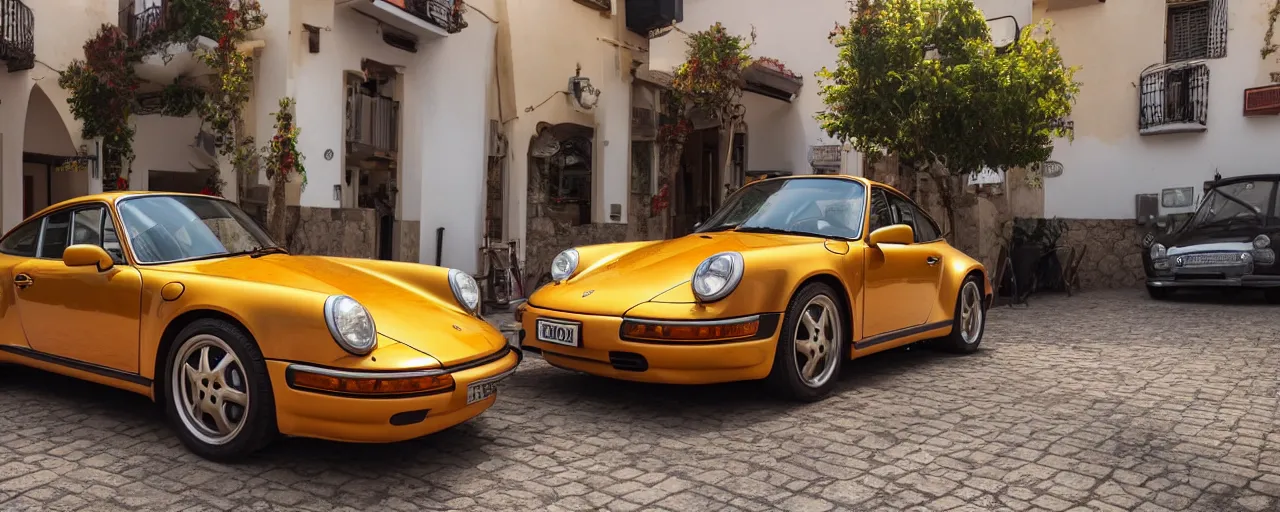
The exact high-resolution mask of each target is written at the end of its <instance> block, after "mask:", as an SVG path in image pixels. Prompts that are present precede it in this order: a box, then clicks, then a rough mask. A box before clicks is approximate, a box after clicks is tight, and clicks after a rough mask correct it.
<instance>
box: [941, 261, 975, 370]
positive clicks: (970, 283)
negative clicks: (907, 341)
mask: <svg viewBox="0 0 1280 512" xmlns="http://www.w3.org/2000/svg"><path fill="white" fill-rule="evenodd" d="M967 294H971V295H969V297H970V298H969V300H974V299H972V297H973V296H976V297H977V298H976V301H977V304H976V305H971V307H976V308H977V310H976V312H977V313H978V318H977V319H976V320H975V321H976V322H977V323H978V326H977V327H978V332H977V335H976V336H968V335H967V334H966V333H967V331H966V330H965V326H964V325H963V320H964V319H963V318H962V315H961V310H962V307H963V306H964V304H963V301H964V300H966V296H967ZM986 333H987V301H986V300H985V299H984V298H983V294H982V279H981V278H979V277H978V276H969V277H967V278H965V280H964V282H963V283H961V284H960V291H959V292H957V293H956V302H955V310H954V311H953V314H952V317H951V334H948V335H947V336H946V337H944V338H942V339H940V340H938V346H939V347H940V348H942V349H943V350H946V351H947V352H952V353H956V354H972V353H974V352H977V351H978V345H981V344H982V337H983V336H984V335H986Z"/></svg>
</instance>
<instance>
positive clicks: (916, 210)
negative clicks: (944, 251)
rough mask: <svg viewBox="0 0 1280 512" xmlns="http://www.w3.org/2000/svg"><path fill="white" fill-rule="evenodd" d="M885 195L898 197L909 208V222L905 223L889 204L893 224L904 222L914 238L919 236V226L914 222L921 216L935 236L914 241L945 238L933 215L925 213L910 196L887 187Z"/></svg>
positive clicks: (930, 241) (920, 242) (933, 240)
mask: <svg viewBox="0 0 1280 512" xmlns="http://www.w3.org/2000/svg"><path fill="white" fill-rule="evenodd" d="M885 195H887V196H889V197H890V198H895V199H898V200H899V201H902V202H903V203H905V204H906V205H907V207H909V208H911V223H906V222H903V221H902V219H901V218H899V217H898V210H897V209H895V208H893V205H892V203H891V204H890V205H889V206H890V208H889V211H890V212H892V214H893V216H894V221H895V222H894V224H904V225H907V226H911V234H912V238H913V239H916V238H918V237H919V236H920V228H918V227H916V224H917V223H918V222H919V220H920V219H921V218H923V219H924V221H925V222H928V223H929V227H930V228H932V229H933V232H934V234H935V235H936V237H935V238H933V239H932V240H918V241H916V242H915V243H917V244H931V243H934V242H939V241H942V240H945V239H946V237H944V236H942V228H941V227H940V226H939V225H938V223H937V221H935V220H933V217H932V216H931V215H929V214H928V213H925V211H924V209H923V208H921V207H920V205H918V204H916V202H915V201H912V200H911V198H909V197H907V196H905V195H903V194H901V193H898V192H896V191H892V190H889V189H885Z"/></svg>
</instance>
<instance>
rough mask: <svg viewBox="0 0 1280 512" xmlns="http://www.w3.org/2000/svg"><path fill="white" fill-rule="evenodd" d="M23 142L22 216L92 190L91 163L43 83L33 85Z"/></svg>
mask: <svg viewBox="0 0 1280 512" xmlns="http://www.w3.org/2000/svg"><path fill="white" fill-rule="evenodd" d="M23 130H24V135H23V144H22V216H23V217H24V218H25V217H27V216H29V215H31V214H32V213H35V212H37V211H39V210H40V209H42V208H44V207H46V206H49V205H51V204H56V203H58V202H61V201H65V200H67V199H71V198H73V197H77V196H82V195H85V194H88V193H89V175H88V173H89V169H90V166H89V165H67V164H68V162H69V161H72V162H75V161H79V162H84V160H77V159H76V158H75V157H77V156H78V155H77V149H76V147H75V144H74V143H73V142H72V138H71V133H70V132H69V131H67V126H66V124H64V123H63V121H62V115H61V114H59V112H58V108H57V107H56V106H54V104H53V101H52V100H50V99H49V96H48V95H46V94H45V93H44V91H43V90H42V89H41V88H40V86H38V85H37V86H35V87H32V89H31V98H30V100H29V102H28V103H27V119H26V124H25V127H24V129H23Z"/></svg>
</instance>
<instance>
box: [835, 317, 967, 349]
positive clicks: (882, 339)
mask: <svg viewBox="0 0 1280 512" xmlns="http://www.w3.org/2000/svg"><path fill="white" fill-rule="evenodd" d="M951 323H952V321H951V320H945V321H942V322H934V323H931V324H924V325H917V326H915V327H908V328H906V329H898V330H896V331H889V332H886V333H883V334H877V335H875V336H872V337H870V338H867V339H865V340H862V341H859V342H857V343H854V344H853V347H854V348H856V349H864V348H868V347H874V346H876V345H879V344H881V343H888V342H890V341H893V340H899V339H902V338H906V337H908V336H915V335H917V334H922V333H926V332H929V331H932V330H934V329H941V328H943V327H947V326H950V325H951Z"/></svg>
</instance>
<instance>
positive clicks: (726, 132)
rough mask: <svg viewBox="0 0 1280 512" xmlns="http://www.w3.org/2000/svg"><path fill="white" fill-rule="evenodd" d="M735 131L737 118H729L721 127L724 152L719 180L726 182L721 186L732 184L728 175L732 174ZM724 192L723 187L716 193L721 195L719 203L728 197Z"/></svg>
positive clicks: (731, 177) (731, 179)
mask: <svg viewBox="0 0 1280 512" xmlns="http://www.w3.org/2000/svg"><path fill="white" fill-rule="evenodd" d="M737 129H738V120H737V118H734V117H730V118H729V119H728V121H726V122H725V123H724V124H723V125H722V131H721V134H720V140H723V141H725V150H724V168H723V169H722V170H721V172H720V178H721V179H723V180H726V181H725V182H724V183H723V185H732V183H733V176H731V175H730V173H731V172H733V136H734V132H736V131H737ZM726 190H727V189H725V188H724V187H721V189H720V190H719V191H717V192H719V193H720V194H722V195H721V196H720V200H721V201H724V198H725V196H727V195H728V194H727V193H725V191H726Z"/></svg>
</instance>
